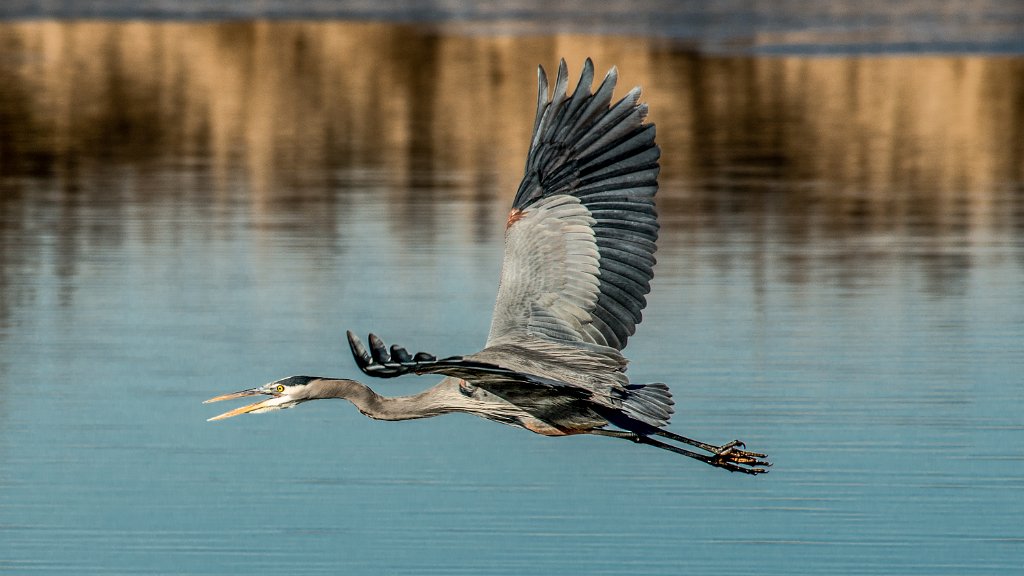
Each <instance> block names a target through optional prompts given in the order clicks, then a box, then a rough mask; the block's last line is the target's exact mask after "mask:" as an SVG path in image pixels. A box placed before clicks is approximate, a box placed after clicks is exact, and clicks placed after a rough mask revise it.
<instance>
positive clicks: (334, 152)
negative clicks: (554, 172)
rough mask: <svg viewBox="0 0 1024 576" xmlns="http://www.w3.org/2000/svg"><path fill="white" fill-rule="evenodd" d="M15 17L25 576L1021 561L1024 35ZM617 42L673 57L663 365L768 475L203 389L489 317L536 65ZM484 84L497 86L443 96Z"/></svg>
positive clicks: (19, 548) (668, 63) (449, 349)
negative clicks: (481, 29)
mask: <svg viewBox="0 0 1024 576" xmlns="http://www.w3.org/2000/svg"><path fill="white" fill-rule="evenodd" d="M0 38H2V39H3V42H4V44H3V45H4V46H5V47H6V48H5V52H6V53H5V56H4V58H3V59H0V67H2V69H3V72H4V73H5V75H6V76H7V77H8V78H13V79H14V80H13V81H12V82H8V83H6V84H5V86H4V87H0V122H2V123H3V131H2V132H3V134H4V136H2V137H0V151H2V152H3V174H2V177H0V571H2V572H8V573H17V574H22V573H73V574H140V573H189V574H224V573H242V574H251V573H261V574H295V573H303V574H315V573H329V574H337V573H347V574H460V573H462V574H523V573H553V574H570V573H572V574H576V573H579V574H615V575H622V574H645V575H646V574H665V575H669V574H680V573H694V574H704V573H712V572H721V571H734V570H742V571H749V572H757V573H761V574H780V575H781V574H786V575H791V574H815V575H820V574H929V575H932V574H958V575H959V574H1006V573H1014V572H1017V571H1020V570H1021V569H1022V568H1024V563H1022V558H1024V529H1022V528H1021V523H1020V518H1021V517H1022V516H1024V498H1022V497H1021V495H1022V494H1024V491H1022V489H1024V448H1022V447H1024V417H1022V414H1024V394H1022V384H1024V380H1022V376H1021V374H1024V354H1022V352H1021V350H1022V343H1024V306H1021V304H1020V295H1021V293H1022V289H1024V177H1022V171H1021V166H1024V162H1022V159H1024V156H1022V153H1021V147H1020V142H1022V141H1024V138H1022V134H1021V131H1022V128H1021V126H1022V123H1021V122H1020V118H1021V116H1020V114H1021V112H1020V110H1021V109H1020V107H1019V106H1017V104H1019V102H1020V101H1021V99H1020V98H1021V94H1024V89H1022V87H1024V65H1022V63H1021V61H1020V60H1019V59H1013V58H959V57H955V56H944V57H928V58H926V57H921V58H913V57H911V58H879V59H861V58H834V59H802V58H789V59H773V58H758V57H735V58H721V57H708V58H704V57H702V56H700V55H694V54H692V53H688V52H678V53H677V52H671V51H669V52H666V51H665V49H664V48H649V49H648V48H647V47H644V46H636V45H635V43H633V41H632V40H630V39H621V38H615V37H612V38H608V39H605V41H604V43H603V44H602V46H601V47H600V48H598V47H595V46H594V45H592V42H593V39H587V38H576V37H572V36H568V37H566V38H563V39H562V40H561V45H560V46H559V47H558V50H555V49H553V48H552V47H551V46H550V45H549V39H546V38H540V39H538V38H531V37H527V38H518V37H516V38H506V37H499V38H490V37H473V38H467V37H459V36H452V37H449V36H444V35H442V36H441V37H440V39H436V38H435V39H433V40H429V41H428V40H424V36H422V35H420V33H419V32H417V31H416V30H415V29H410V28H402V27H392V26H389V25H369V26H365V25H346V24H326V25H318V24H312V23H308V24H302V23H298V24H296V23H282V24H268V23H256V24H252V23H237V24H211V25H178V24H173V23H172V24H159V25H158V24H147V23H126V24H102V23H83V24H75V25H71V24H67V25H65V24H57V23H53V22H39V23H23V24H16V25H4V26H0ZM356 39H358V42H357V43H356V44H360V43H361V44H362V45H364V46H366V49H367V50H370V51H372V52H373V53H375V54H388V50H393V52H392V53H391V54H392V55H391V56H390V59H389V58H388V57H384V58H383V59H382V60H380V61H377V62H366V61H364V59H362V58H361V57H360V52H359V51H358V50H354V49H352V50H350V49H349V48H351V46H352V45H353V44H351V42H354V41H355V40H356ZM423 42H428V43H433V42H439V43H440V46H435V45H434V44H430V45H431V46H434V49H433V51H432V52H431V53H430V55H429V56H428V55H423V54H420V52H421V48H422V47H423V45H422V43H423ZM68 46H72V47H74V50H70V49H67V47H68ZM61 47H64V48H61ZM344 47H349V48H345V49H342V48H344ZM588 48H592V49H594V50H595V51H597V52H601V51H602V50H603V51H605V52H604V53H598V54H597V55H596V56H603V57H601V58H599V59H598V61H597V65H598V67H599V68H604V67H607V66H609V65H611V64H613V63H614V64H617V65H618V66H619V67H620V69H621V70H622V71H623V76H624V77H625V78H627V79H626V80H624V83H634V82H636V83H643V84H644V87H645V90H646V94H647V98H648V99H649V101H650V102H651V105H652V119H653V120H654V121H656V122H657V123H658V126H659V132H658V138H659V142H660V143H661V145H662V148H663V151H664V155H665V156H664V160H663V166H664V170H663V178H662V189H661V191H660V193H659V210H660V212H661V214H662V224H663V228H662V235H661V239H660V241H659V252H658V258H659V264H658V267H657V270H656V279H655V282H654V287H653V292H652V294H651V296H650V298H649V305H648V308H647V310H646V313H645V319H644V322H643V324H642V325H641V326H640V330H639V332H638V333H637V335H636V336H635V337H634V338H633V339H631V340H630V346H629V347H628V348H627V354H628V356H629V357H630V359H631V361H632V363H631V366H630V374H631V377H632V378H633V379H634V380H636V381H640V382H646V381H665V382H668V383H670V384H671V385H672V386H673V390H674V393H675V396H676V400H677V415H676V417H675V419H674V421H673V423H672V426H671V429H672V430H674V431H676V432H678V433H681V434H685V435H687V436H692V437H695V438H700V439H704V440H707V441H711V442H724V441H727V440H731V439H733V438H740V439H743V440H745V441H746V442H747V443H748V445H749V447H750V448H752V449H754V450H759V451H765V452H767V453H768V454H769V455H770V457H771V459H772V461H773V462H774V464H775V466H774V467H773V468H772V470H771V473H770V474H767V475H764V476H758V477H748V476H740V475H735V474H728V473H727V472H724V471H722V470H718V469H713V468H710V467H707V466H704V465H701V464H699V463H697V462H694V461H689V460H686V459H681V458H677V457H674V456H673V455H670V454H667V453H663V452H660V451H656V450H651V449H646V448H645V447H641V446H635V445H632V444H630V443H626V442H619V441H616V440H612V439H607V438H590V437H572V438H559V439H553V438H544V437H540V436H536V435H532V434H529V433H527V432H524V431H522V430H517V429H513V428H509V427H503V426H499V425H496V424H494V423H491V422H486V421H483V420H479V419H475V418H472V417H469V416H462V415H452V416H445V417H442V418H435V419H430V420H422V421H411V422H398V423H391V422H377V421H372V420H368V419H366V418H365V417H363V416H361V415H360V414H359V413H358V412H356V411H355V410H354V409H353V408H352V407H351V406H349V405H347V404H346V403H343V402H326V401H324V402H313V403H307V404H304V405H302V406H301V407H298V408H296V409H294V410H288V411H284V412H276V413H271V414H266V415H256V416H245V417H239V418H234V419H231V420H227V421H223V422H215V423H208V422H206V419H207V418H209V417H210V416H213V415H215V414H217V413H219V412H220V411H222V410H221V408H222V406H221V405H214V406H207V405H203V404H202V401H203V400H204V399H206V398H209V397H211V396H214V395H217V394H221V393H225V392H230V391H234V390H238V389H241V388H247V387H251V386H254V385H257V384H261V383H264V382H267V381H270V380H274V379H277V378H280V377H283V376H286V375H290V374H323V375H334V376H349V377H354V376H355V375H356V374H357V370H356V367H355V365H354V364H353V362H352V361H351V359H350V358H349V357H348V352H347V347H346V345H345V343H344V336H343V335H344V331H345V330H346V329H352V330H355V331H357V332H360V333H366V332H368V331H374V332H376V333H379V334H381V335H382V336H384V337H385V338H386V339H387V340H389V341H395V342H399V343H401V344H403V345H406V346H407V347H408V348H409V349H416V350H421V349H422V350H428V351H430V352H433V353H435V354H438V355H448V354H458V353H465V352H468V351H473V350H476V349H478V348H479V346H480V345H481V344H482V342H483V340H484V338H485V334H486V332H487V329H488V326H489V315H490V310H491V307H492V305H493V297H494V293H495V289H496V282H497V276H498V270H499V267H500V255H501V242H502V234H501V231H502V226H503V223H504V220H505V216H506V212H507V207H508V205H509V203H510V201H511V196H512V194H513V192H514V189H515V188H514V186H515V184H516V179H517V174H518V170H519V169H520V168H521V162H522V160H521V159H522V152H523V150H524V149H525V144H526V143H525V137H526V136H528V131H529V128H530V126H531V122H532V116H530V113H531V112H530V110H529V108H530V101H531V100H532V98H533V97H534V96H533V92H534V87H533V85H532V83H533V81H534V80H533V79H534V76H533V67H534V66H535V65H536V64H537V63H544V64H546V65H548V66H551V65H553V64H554V62H555V59H556V58H557V56H556V55H555V54H556V52H557V51H562V50H564V51H566V52H569V53H570V58H571V57H572V55H574V54H578V53H582V52H585V51H587V50H588ZM612 53H614V54H617V55H618V57H617V58H614V61H609V60H612V58H613V56H612V55H611V54H612ZM459 54H462V55H466V54H469V55H471V57H461V58H460V57H458V56H457V55H459ZM480 54H485V55H487V54H489V55H490V56H489V57H483V56H480V57H478V55H480ZM417 58H422V60H417ZM296 62H299V63H301V64H302V66H298V65H297V64H296ZM297 66H298V67H297ZM424 66H426V67H428V69H429V70H430V74H424V75H422V76H419V77H418V76H417V72H416V71H417V70H422V69H423V67H424ZM571 66H572V67H574V68H576V67H578V66H579V59H576V60H574V61H573V62H572V64H571ZM55 71H56V72H59V71H70V72H68V73H67V74H58V73H55ZM456 78H463V79H465V78H475V79H477V80H479V81H480V82H481V84H480V85H478V86H476V87H475V90H476V91H475V92H473V91H470V92H466V91H465V90H464V86H463V85H461V84H459V83H455V82H452V83H444V82H441V81H440V80H438V82H439V83H440V84H441V85H442V86H447V87H445V88H438V89H437V90H436V91H435V92H430V91H426V90H424V87H426V86H431V85H433V84H434V81H435V80H436V79H456ZM480 79H490V81H489V82H484V81H483V80H480ZM851 79H852V80H851ZM684 80H685V81H684ZM868 87H871V88H872V89H871V90H869V89H868ZM878 87H881V89H878ZM620 93H621V92H620ZM907 94H914V95H915V99H914V100H913V101H912V102H909V103H908V101H907V100H905V99H904V98H905V97H906V96H905V95H907ZM467 102H468V103H469V105H468V106H466V104H467ZM460 105H461V106H462V107H460ZM467 110H469V111H467ZM936 114H941V115H942V117H943V118H945V121H944V122H938V123H937V122H934V119H935V118H936V117H937V116H936ZM893 127H896V128H893ZM432 382H433V380H432V379H431V378H429V377H422V378H416V377H407V378H402V379H398V380H390V381H380V382H374V383H372V384H373V385H374V386H375V387H376V388H377V389H378V390H380V391H381V392H384V393H390V394H406V393H412V392H415V391H418V390H421V389H423V388H424V387H426V386H428V385H430V384H431V383H432Z"/></svg>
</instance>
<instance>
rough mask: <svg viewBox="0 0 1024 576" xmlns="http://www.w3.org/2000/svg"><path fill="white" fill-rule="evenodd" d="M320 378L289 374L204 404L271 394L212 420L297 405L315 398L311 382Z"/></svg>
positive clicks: (212, 399) (218, 397) (211, 399)
mask: <svg viewBox="0 0 1024 576" xmlns="http://www.w3.org/2000/svg"><path fill="white" fill-rule="evenodd" d="M320 380H321V378H319V377H316V376H289V377H287V378H282V379H280V380H275V381H273V382H269V383H267V384H264V385H262V386H257V387H255V388H250V389H248V390H241V391H239V392H232V393H231V394H224V395H222V396H217V397H215V398H210V399H209V400H207V401H206V402H204V404H209V403H211V402H220V401H221V400H232V399H234V398H242V397H245V396H261V395H264V396H269V398H265V399H263V400H260V401H259V402H256V403H253V404H249V405H246V406H242V407H240V408H235V409H234V410H230V411H228V412H225V413H223V414H220V415H218V416H214V417H213V418H210V419H209V420H210V421H212V420H223V419H224V418H231V417H232V416H238V415H239V414H261V413H263V412H270V411H271V410H282V409H284V408H291V407H293V406H297V405H299V404H301V403H303V402H305V401H307V400H312V399H314V397H313V396H312V395H311V392H312V390H311V388H310V386H309V384H310V383H311V382H317V381H320Z"/></svg>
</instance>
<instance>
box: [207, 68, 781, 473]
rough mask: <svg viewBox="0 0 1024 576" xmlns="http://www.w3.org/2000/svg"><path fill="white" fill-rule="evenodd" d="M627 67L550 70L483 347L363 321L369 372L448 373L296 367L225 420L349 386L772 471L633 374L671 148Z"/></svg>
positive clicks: (372, 398) (390, 409)
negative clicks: (405, 343) (402, 389)
mask: <svg viewBox="0 0 1024 576" xmlns="http://www.w3.org/2000/svg"><path fill="white" fill-rule="evenodd" d="M617 78H618V75H617V72H616V70H615V69H614V68H613V69H612V70H611V71H609V72H608V74H607V75H606V76H605V77H604V79H603V81H602V82H601V83H600V85H599V86H598V87H597V89H596V90H593V91H592V89H591V88H592V84H593V81H594V67H593V64H592V63H591V61H590V60H589V59H587V61H586V62H585V64H584V67H583V72H582V74H581V77H580V80H579V82H578V83H577V86H576V88H575V89H574V90H573V92H572V93H569V92H568V85H569V80H568V72H567V69H566V66H565V61H564V60H563V61H562V62H561V63H560V65H559V68H558V74H557V76H556V79H555V85H554V90H553V91H552V92H551V93H550V94H549V85H548V81H547V77H546V75H545V74H544V70H543V68H540V69H539V73H538V98H537V113H536V118H535V120H534V128H533V135H532V138H531V142H530V149H529V153H528V155H527V160H526V170H525V173H524V176H523V180H522V182H521V183H520V186H519V189H518V190H517V192H516V195H515V198H514V200H513V202H512V209H511V211H510V212H509V215H508V218H507V220H506V225H505V253H504V260H503V263H502V270H501V277H500V279H499V287H498V295H497V299H496V303H495V307H494V314H493V317H492V321H491V328H490V332H489V333H488V337H487V342H486V344H485V346H484V348H483V349H482V350H480V351H479V352H476V353H474V354H469V355H465V356H452V357H449V358H443V359H438V358H435V357H434V356H432V355H430V354H426V353H423V352H420V353H417V354H416V355H411V354H409V353H408V352H407V351H406V350H405V349H404V348H402V347H400V346H391V347H390V349H389V348H387V347H386V346H385V345H384V343H383V342H382V341H381V340H380V339H379V338H377V337H376V336H374V335H373V334H371V335H370V338H369V345H370V346H369V348H367V347H366V346H364V345H363V343H362V342H361V341H360V340H359V339H358V338H357V337H356V336H355V335H354V334H353V333H351V332H349V333H348V340H349V345H350V347H351V350H352V353H353V357H354V358H355V360H356V364H357V365H358V366H359V368H360V369H361V370H362V371H363V372H364V373H365V374H367V375H369V376H375V377H382V378H392V377H398V376H402V375H405V374H439V375H442V376H444V378H443V379H442V380H441V382H440V383H438V384H436V385H435V386H433V387H432V388H429V389H427V390H425V391H423V392H421V393H419V394H415V395H412V396H399V397H387V396H382V395H380V394H377V393H376V392H374V391H373V390H372V389H370V388H369V387H368V386H366V385H365V384H361V383H359V382H356V381H354V380H349V379H340V378H321V377H310V376H292V377H289V378H284V379H281V380H277V381H275V382H271V383H269V384H266V385H263V386H260V387H257V388H252V389H249V390H243V391H241V392H236V393H233V394H227V395H224V396H218V397H216V398H213V399H211V400H208V401H207V402H213V401H219V400H226V399H229V398H237V397H242V396H254V395H261V396H269V398H266V399H264V400H262V401H260V402H256V403H255V404H250V405H248V406H243V407H241V408H237V409H235V410H232V411H229V412H226V413H224V414H221V415H220V416H217V417H215V418H212V420H213V419H222V418H228V417H231V416H236V415H239V414H245V413H260V412H266V411H271V410H278V409H281V408H289V407H292V406H296V405H298V404H300V403H302V402H307V401H310V400H319V399H327V398H340V399H345V400H348V401H350V402H351V403H352V404H354V405H355V406H356V407H357V408H358V409H359V411H360V412H362V413H363V414H365V415H367V416H369V417H371V418H376V419H380V420H407V419H414V418H427V417H431V416H438V415H441V414H446V413H450V412H463V413H469V414H474V415H477V416H481V417H483V418H487V419H489V420H493V421H496V422H500V423H502V424H508V425H512V426H518V427H521V428H525V429H527V430H530V431H532V432H536V433H538V434H543V435H546V436H565V435H572V434H595V435H602V436H611V437H617V438H624V439H628V440H632V441H634V442H637V443H642V444H649V445H653V446H656V447H658V448H662V449H665V450H669V451H672V452H676V453H679V454H682V455H685V456H688V457H691V458H695V459H697V460H701V461H703V462H706V463H708V464H711V465H713V466H717V467H721V468H725V469H727V470H730V471H740V472H746V473H749V474H757V473H761V472H764V471H765V470H764V468H762V467H760V466H764V465H768V463H767V462H765V461H762V460H760V458H763V457H764V456H763V455H762V454H758V453H754V452H747V451H744V450H742V449H741V447H742V443H741V442H738V441H734V442H730V443H728V444H725V445H721V446H714V445H710V444H706V443H703V442H699V441H696V440H692V439H689V438H686V437H683V436H679V435H677V434H674V433H672V432H669V431H667V430H665V429H664V427H665V426H667V425H668V423H669V420H670V419H671V416H672V412H673V409H672V406H673V401H672V395H671V392H670V391H669V388H668V386H666V385H665V384H661V383H652V384H637V383H631V382H630V381H629V379H628V377H627V375H626V372H625V370H626V364H627V361H626V359H625V357H624V356H623V355H622V352H621V351H622V349H623V348H624V347H625V345H626V342H627V340H628V338H629V337H630V336H631V335H633V334H634V332H635V330H636V325H637V324H639V323H640V321H641V312H642V310H643V309H644V307H645V305H646V295H647V294H648V292H650V281H651V279H652V278H653V275H654V272H653V270H654V264H655V258H654V252H655V250H656V245H655V242H656V240H657V237H658V221H657V212H656V210H655V204H654V197H655V194H656V192H657V189H658V172H659V164H658V160H659V157H660V154H661V152H660V149H659V148H658V146H657V144H655V141H654V140H655V127H654V125H653V124H650V123H646V122H645V118H646V116H647V106H646V104H643V103H641V102H640V101H639V98H640V89H639V88H634V89H633V90H631V91H630V92H629V93H627V94H626V95H625V96H624V97H623V98H621V99H620V100H618V101H616V102H614V103H613V102H612V92H613V90H614V88H615V84H616V81H617ZM662 439H665V440H668V441H671V443H669V442H666V441H664V440H662ZM679 444H683V445H686V446H688V448H683V447H682V446H680V445H679ZM690 448H697V449H699V450H701V451H703V452H706V453H707V454H703V453H700V452H695V451H693V450H691V449H690Z"/></svg>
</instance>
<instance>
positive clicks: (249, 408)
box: [203, 388, 277, 422]
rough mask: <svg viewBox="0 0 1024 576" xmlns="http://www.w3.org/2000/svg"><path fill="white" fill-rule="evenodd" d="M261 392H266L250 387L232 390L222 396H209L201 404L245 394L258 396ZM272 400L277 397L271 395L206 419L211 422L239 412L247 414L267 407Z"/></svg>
mask: <svg viewBox="0 0 1024 576" xmlns="http://www.w3.org/2000/svg"><path fill="white" fill-rule="evenodd" d="M261 394H266V392H262V391H260V389H259V388H250V389H248V390H242V391H240V392H232V393H231V394H224V395H223V396H217V397H215V398H210V399H209V400H207V401H205V402H203V404H209V403H211V402H220V401H221V400H233V399H235V398H242V397H245V396H259V395H261ZM274 400H277V397H275V396H272V397H270V398H266V399H263V400H260V401H259V402H255V403H253V404H249V405H248V406H242V407H241V408H235V409H234V410H229V411H228V412H225V413H223V414H220V415H218V416H214V417H213V418H210V419H208V420H207V422H213V421H214V420H223V419H225V418H231V417H232V416H238V415H239V414H248V413H249V412H255V411H256V410H260V409H263V408H268V407H269V406H268V404H270V403H272V402H273V401H274Z"/></svg>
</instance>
